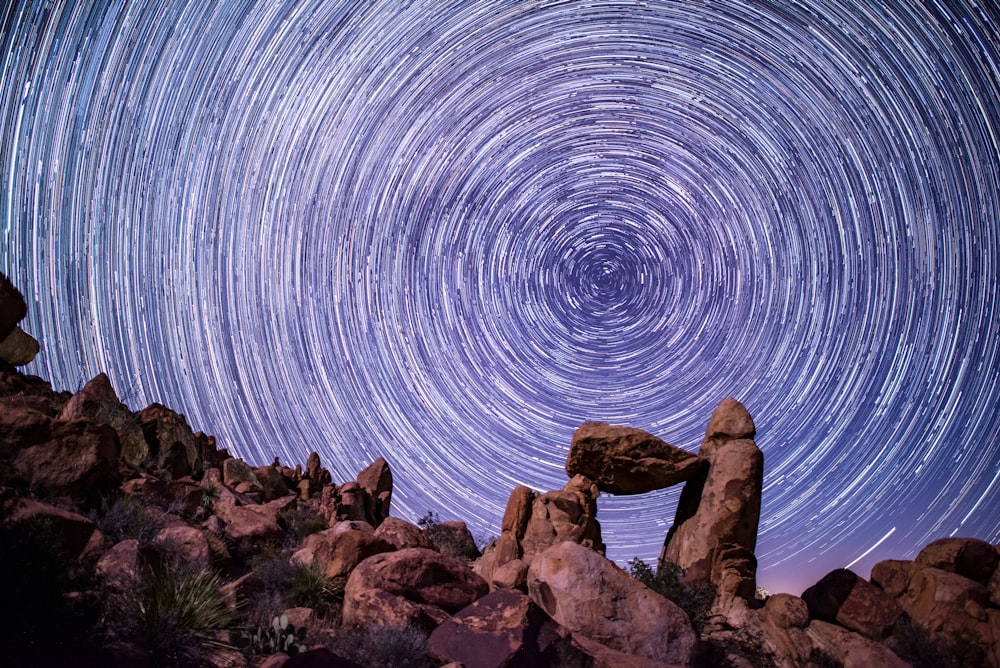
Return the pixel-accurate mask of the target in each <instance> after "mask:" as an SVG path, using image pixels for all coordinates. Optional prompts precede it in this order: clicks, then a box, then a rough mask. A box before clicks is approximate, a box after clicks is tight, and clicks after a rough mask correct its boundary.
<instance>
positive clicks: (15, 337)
mask: <svg viewBox="0 0 1000 668" xmlns="http://www.w3.org/2000/svg"><path fill="white" fill-rule="evenodd" d="M38 350H39V346H38V341H36V340H35V337H33V336H31V334H28V333H27V332H25V331H24V330H23V329H21V328H20V327H15V328H14V331H13V332H11V333H10V334H8V335H7V337H6V338H5V339H3V340H2V341H0V360H2V361H4V362H7V363H8V364H11V365H13V366H24V365H25V364H27V363H29V362H30V361H31V360H33V359H35V355H37V354H38Z"/></svg>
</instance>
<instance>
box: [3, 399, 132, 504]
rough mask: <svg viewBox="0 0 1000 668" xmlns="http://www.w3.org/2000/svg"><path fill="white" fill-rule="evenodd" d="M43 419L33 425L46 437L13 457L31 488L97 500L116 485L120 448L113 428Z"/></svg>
mask: <svg viewBox="0 0 1000 668" xmlns="http://www.w3.org/2000/svg"><path fill="white" fill-rule="evenodd" d="M42 417H43V418H44V420H43V421H40V422H38V423H36V425H35V426H37V427H38V428H39V429H40V430H43V431H45V432H47V433H48V437H49V438H48V440H47V441H44V442H41V443H38V444H37V445H29V446H28V447H24V448H22V449H21V450H19V451H18V452H17V453H15V454H14V457H13V461H12V464H13V467H14V470H15V471H17V473H18V475H20V476H21V477H22V478H24V479H25V480H27V481H28V482H29V483H30V484H31V485H33V486H37V487H43V488H45V489H47V490H49V491H50V492H52V493H54V494H58V495H66V496H71V497H74V498H86V497H97V496H100V495H102V494H106V493H108V492H110V491H111V490H112V489H114V488H115V487H117V486H118V484H119V483H120V482H121V474H120V473H119V472H118V455H119V453H120V451H121V449H120V445H119V443H118V434H116V433H115V430H114V429H112V428H111V427H109V426H107V425H97V424H94V423H92V422H86V421H83V420H73V421H71V422H55V421H53V420H51V419H50V418H47V417H44V416H42ZM38 433H39V432H36V433H35V435H36V436H37V435H38ZM22 443H23V442H22Z"/></svg>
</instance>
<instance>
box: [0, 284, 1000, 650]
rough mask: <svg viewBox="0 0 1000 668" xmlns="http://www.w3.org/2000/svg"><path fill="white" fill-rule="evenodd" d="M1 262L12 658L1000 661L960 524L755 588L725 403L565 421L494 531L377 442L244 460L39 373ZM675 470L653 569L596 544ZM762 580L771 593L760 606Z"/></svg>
mask: <svg viewBox="0 0 1000 668" xmlns="http://www.w3.org/2000/svg"><path fill="white" fill-rule="evenodd" d="M25 312H26V309H25V305H24V300H23V298H22V297H21V295H20V294H19V293H18V291H17V290H16V288H15V287H14V286H12V285H10V283H9V282H8V281H7V279H6V278H5V277H3V276H2V275H0V591H3V592H4V601H5V606H4V608H5V617H6V618H7V621H6V622H4V623H3V625H2V631H0V638H2V639H4V640H5V641H6V642H4V643H3V650H2V651H3V654H4V656H5V658H4V659H3V660H2V663H3V665H8V666H123V667H124V666H218V667H223V666H226V667H233V668H236V667H244V666H253V667H259V666H267V667H268V668H278V667H279V666H285V667H286V668H296V667H301V666H310V667H316V666H366V667H373V668H374V667H380V666H387V667H395V666H445V665H448V666H452V667H453V668H454V667H457V666H465V667H466V668H479V667H483V668H486V667H501V666H508V667H516V666H523V667H531V666H538V667H542V666H574V667H575V666H594V667H605V666H606V667H608V668H629V667H637V668H639V667H654V666H678V667H680V666H732V667H744V666H776V667H784V666H819V667H826V666H847V667H853V666H859V667H860V666H864V667H868V666H990V667H993V668H1000V570H998V561H1000V551H998V550H1000V547H998V546H994V545H990V544H988V543H984V542H982V541H978V540H974V539H966V538H944V539H941V540H938V541H935V542H933V543H931V544H930V545H928V546H926V547H925V548H924V549H923V550H922V551H921V552H920V554H919V556H918V557H917V559H916V560H914V561H885V562H881V563H880V564H878V565H876V566H875V568H874V569H873V571H872V576H871V580H870V581H868V580H865V579H863V578H860V577H858V576H857V575H856V574H854V573H852V572H851V571H848V570H838V571H834V572H832V573H830V574H829V575H827V576H826V577H824V578H822V579H821V580H820V581H819V582H818V583H816V585H814V586H813V587H811V588H810V589H808V590H807V591H806V592H804V593H803V595H802V597H796V596H791V595H789V594H775V595H770V596H766V597H762V594H761V592H759V590H758V589H757V587H756V581H755V574H756V559H755V557H754V548H755V546H756V538H757V525H758V521H759V516H760V495H761V489H762V478H763V456H762V455H761V452H760V450H759V449H758V448H757V446H756V444H755V443H754V440H753V439H754V435H755V427H754V423H753V420H752V419H751V417H750V415H749V413H748V412H747V411H746V409H745V408H744V407H743V406H742V405H740V404H739V403H738V402H737V401H735V400H732V399H725V400H723V401H722V402H721V403H720V404H719V406H718V408H717V409H716V410H715V412H714V413H713V414H712V416H710V418H709V420H708V427H707V429H706V434H705V439H704V441H703V443H702V445H701V448H700V450H699V452H698V453H690V452H687V451H684V450H682V449H679V448H675V447H673V446H671V445H669V444H667V443H665V442H664V441H662V440H660V439H658V438H656V437H655V436H652V435H650V434H647V433H645V432H642V431H639V430H637V429H630V428H627V427H617V426H610V425H604V424H599V423H587V424H584V425H583V426H581V427H580V429H578V430H577V432H576V434H575V435H574V439H573V444H572V448H571V452H570V456H569V459H568V461H567V464H566V470H567V479H568V481H567V483H566V485H565V486H564V487H563V488H562V489H559V490H552V491H546V492H539V491H536V490H532V489H529V488H527V487H518V488H516V489H514V490H512V492H511V495H510V500H509V502H508V505H507V509H506V512H505V513H504V517H503V521H502V525H501V527H499V536H498V537H497V538H496V539H495V540H493V541H491V542H490V543H489V544H488V545H485V546H482V545H477V544H476V542H475V540H474V539H473V537H472V536H471V535H470V533H469V530H468V529H467V528H466V526H465V524H464V523H463V522H460V521H439V520H438V518H436V517H434V516H433V515H428V516H426V517H424V518H423V519H421V520H420V521H419V522H418V523H417V524H413V523H410V522H407V521H405V520H403V519H400V518H398V517H393V516H392V515H391V513H390V510H391V502H392V484H393V483H392V472H391V470H390V467H389V464H388V463H387V462H386V461H384V460H382V459H379V460H377V461H375V462H373V463H372V464H371V465H370V466H368V467H367V468H366V469H364V470H363V471H361V472H360V473H358V475H357V479H356V480H353V481H334V480H332V479H331V476H330V474H329V472H328V471H326V470H325V469H324V468H323V466H322V462H321V460H320V457H319V456H318V455H317V454H315V453H313V454H312V455H310V457H309V459H308V461H307V462H306V463H305V466H304V468H303V467H302V466H295V467H294V468H292V467H289V466H285V465H282V463H280V462H278V461H277V460H275V461H274V462H273V463H272V464H271V465H269V466H256V467H254V466H250V465H248V464H247V463H246V462H244V461H242V460H240V459H238V458H234V457H231V456H229V454H228V453H227V452H226V451H224V450H219V449H218V448H217V447H216V444H215V441H214V439H213V438H212V437H211V436H207V435H205V434H202V433H196V432H194V431H193V430H192V428H191V427H190V426H189V425H188V423H187V421H186V420H185V418H184V416H183V415H179V414H177V413H176V412H174V411H172V410H170V409H169V408H167V407H164V406H161V405H157V404H154V405H151V406H148V407H146V408H144V409H142V410H139V411H133V410H132V409H130V408H129V407H127V406H125V405H124V404H122V403H121V401H119V399H118V397H117V395H116V393H115V390H114V388H112V386H111V384H110V382H109V381H108V378H107V377H106V376H104V375H103V374H102V375H99V376H97V377H96V378H94V379H93V380H91V381H90V382H89V383H87V385H86V386H85V387H84V388H83V389H81V390H80V391H79V392H76V393H75V394H71V393H68V392H57V391H54V390H53V389H52V388H51V386H50V384H49V383H48V382H46V381H45V380H43V379H40V378H37V377H34V376H26V375H24V374H22V373H21V372H19V371H18V370H17V368H16V367H17V366H19V365H23V364H26V363H27V362H28V361H30V360H31V359H32V358H33V356H34V355H35V354H36V353H37V351H38V344H37V342H35V341H34V339H32V338H31V337H30V336H29V335H27V334H26V333H24V332H23V331H22V330H20V328H18V327H17V323H18V322H19V321H20V320H21V319H22V318H23V317H24V315H25ZM675 484H683V485H684V488H683V491H682V495H681V499H680V502H679V504H678V509H677V516H676V518H675V522H674V525H673V527H672V528H671V530H670V532H669V533H668V534H667V536H666V540H665V542H664V549H663V552H662V555H661V557H660V560H659V562H658V564H656V565H655V568H654V566H653V565H647V564H643V563H641V562H633V563H632V564H631V569H630V571H625V570H623V569H621V568H619V567H618V566H616V565H615V564H614V563H612V562H610V561H608V560H607V559H605V558H604V543H603V542H602V539H601V527H600V524H599V523H598V520H597V511H598V508H597V500H598V495H599V493H600V492H602V491H603V492H606V493H611V494H636V493H642V492H647V491H651V490H655V489H660V488H663V487H666V486H670V485H675ZM759 597H762V598H763V600H762V598H759Z"/></svg>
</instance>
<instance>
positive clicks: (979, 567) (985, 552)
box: [916, 538, 1000, 585]
mask: <svg viewBox="0 0 1000 668" xmlns="http://www.w3.org/2000/svg"><path fill="white" fill-rule="evenodd" d="M998 561H1000V555H998V554H997V551H996V550H995V549H994V547H993V545H992V544H990V543H987V542H986V541H982V540H977V539H975V538H940V539H938V540H936V541H934V542H932V543H930V544H928V545H927V546H926V547H924V549H922V550H921V551H920V554H918V555H917V559H916V562H917V563H918V564H919V565H920V566H930V567H932V568H940V569H941V570H943V571H948V572H949V573H957V574H958V575H961V576H963V577H967V578H969V579H970V580H975V581H976V582H978V583H979V584H981V585H988V584H989V582H990V577H991V576H992V575H993V572H994V571H995V570H996V567H997V562H998Z"/></svg>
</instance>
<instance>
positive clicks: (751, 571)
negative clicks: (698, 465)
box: [660, 399, 764, 608]
mask: <svg viewBox="0 0 1000 668" xmlns="http://www.w3.org/2000/svg"><path fill="white" fill-rule="evenodd" d="M754 434H755V428H754V425H753V420H752V419H751V418H750V414H749V413H748V412H747V410H746V408H744V407H743V405H742V404H740V403H739V402H738V401H736V400H735V399H726V400H723V401H722V402H721V403H720V404H719V405H718V407H717V408H716V409H715V412H714V413H713V414H712V418H711V419H710V420H709V427H708V429H706V432H705V439H704V441H703V442H702V444H701V448H700V450H699V454H700V455H701V456H702V457H704V458H706V459H707V460H708V462H709V464H708V467H707V469H704V470H703V471H702V472H701V473H699V474H698V475H696V476H695V477H694V478H692V479H691V480H689V481H688V482H687V484H686V485H685V486H684V489H683V490H682V492H681V498H680V501H679V502H678V504H677V513H676V516H675V518H674V524H673V526H672V527H671V528H670V531H669V532H668V533H667V538H666V541H665V543H664V547H663V551H662V553H661V555H660V566H661V567H662V566H663V564H664V563H665V562H667V561H670V562H673V563H674V564H677V565H678V566H680V567H681V568H682V569H684V571H685V577H686V579H687V580H688V581H692V582H694V581H709V582H712V583H713V584H714V585H716V587H717V588H718V593H719V601H720V602H721V605H722V607H723V608H725V607H727V606H728V604H729V602H731V601H732V600H734V599H735V598H741V599H746V600H749V599H751V598H753V596H754V593H755V590H756V561H755V560H754V559H753V558H752V557H753V553H754V548H755V547H756V545H757V525H758V523H759V521H760V500H761V491H762V488H763V479H764V456H763V454H762V453H761V451H760V449H759V448H758V447H757V444H756V443H754V442H753V440H751V438H750V437H752V436H753V435H754ZM727 555H731V556H732V557H733V558H732V559H727Z"/></svg>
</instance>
